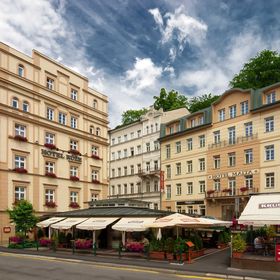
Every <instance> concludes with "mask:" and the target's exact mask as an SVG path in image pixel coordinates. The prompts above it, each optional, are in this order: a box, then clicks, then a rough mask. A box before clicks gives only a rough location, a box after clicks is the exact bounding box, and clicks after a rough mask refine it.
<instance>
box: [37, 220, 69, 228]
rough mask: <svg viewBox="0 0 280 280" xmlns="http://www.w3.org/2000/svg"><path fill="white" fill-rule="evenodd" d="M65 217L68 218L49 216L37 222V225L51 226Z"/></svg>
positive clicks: (42, 226) (41, 226)
mask: <svg viewBox="0 0 280 280" xmlns="http://www.w3.org/2000/svg"><path fill="white" fill-rule="evenodd" d="M64 219H66V218H65V217H64V218H62V217H53V218H49V219H47V220H44V221H41V222H39V223H37V224H36V225H37V227H40V228H46V227H48V226H50V225H51V224H54V223H57V222H59V221H61V220H64Z"/></svg>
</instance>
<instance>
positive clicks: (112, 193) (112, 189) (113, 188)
mask: <svg viewBox="0 0 280 280" xmlns="http://www.w3.org/2000/svg"><path fill="white" fill-rule="evenodd" d="M111 195H115V186H111Z"/></svg>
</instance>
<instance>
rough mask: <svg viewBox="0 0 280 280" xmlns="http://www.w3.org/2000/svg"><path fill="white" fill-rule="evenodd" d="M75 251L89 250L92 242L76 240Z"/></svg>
mask: <svg viewBox="0 0 280 280" xmlns="http://www.w3.org/2000/svg"><path fill="white" fill-rule="evenodd" d="M75 248H76V249H91V248H92V240H88V239H78V240H76V241H75Z"/></svg>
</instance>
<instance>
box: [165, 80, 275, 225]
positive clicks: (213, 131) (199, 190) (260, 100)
mask: <svg viewBox="0 0 280 280" xmlns="http://www.w3.org/2000/svg"><path fill="white" fill-rule="evenodd" d="M279 121H280V84H274V85H271V86H269V87H266V88H263V89H259V90H240V89H231V90H229V91H227V92H225V93H224V94H223V95H222V96H221V97H220V98H219V99H218V100H217V101H216V102H215V103H213V104H212V106H211V107H209V108H207V109H205V110H202V111H200V112H197V113H195V114H191V115H189V116H186V117H185V118H181V119H180V120H177V121H174V122H171V123H170V124H167V125H166V126H163V127H162V130H161V138H160V142H161V155H162V159H161V162H162V169H163V170H166V173H167V172H169V176H166V181H165V193H164V195H163V206H164V207H165V208H166V209H172V210H177V211H182V212H187V213H190V214H191V213H197V214H202V215H203V214H206V215H209V216H214V217H217V218H220V219H224V220H231V219H232V218H233V217H234V216H237V217H238V216H239V215H240V213H241V212H242V210H243V209H244V207H245V205H246V203H247V202H248V199H249V197H250V195H251V194H253V193H269V192H279V191H280V181H279V172H280V161H279V160H280V158H279V156H277V153H278V152H277V151H279V146H280V126H279V125H277V124H278V123H279ZM172 127H173V128H172ZM176 127H177V130H176ZM171 128H172V129H171ZM179 143H181V144H180V146H181V148H180V152H178V145H179ZM194 163H195V164H194ZM179 167H180V168H179ZM169 169H170V170H171V171H169ZM180 170H181V171H180ZM178 172H181V173H180V174H178ZM204 190H205V191H204ZM202 201H204V205H202V204H201V202H202ZM204 207H205V209H206V211H200V210H201V209H203V208H204Z"/></svg>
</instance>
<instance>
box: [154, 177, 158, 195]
mask: <svg viewBox="0 0 280 280" xmlns="http://www.w3.org/2000/svg"><path fill="white" fill-rule="evenodd" d="M154 191H155V192H158V191H159V189H158V180H155V181H154Z"/></svg>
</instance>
